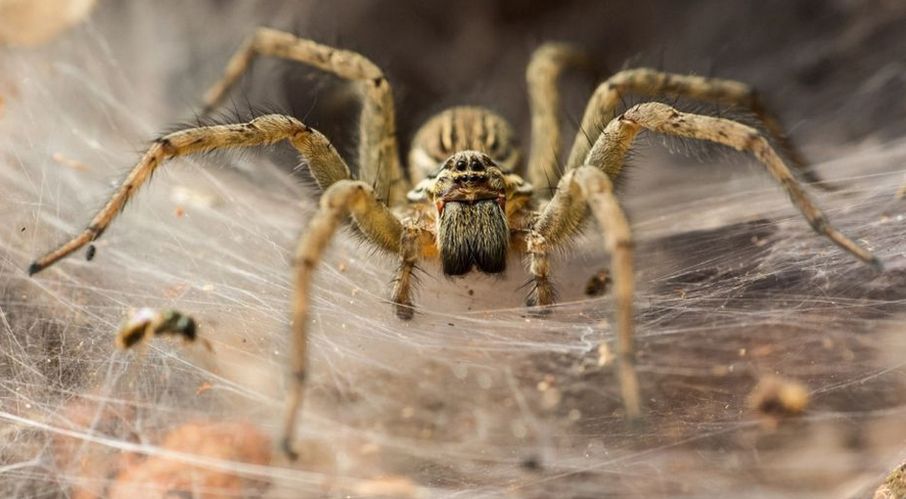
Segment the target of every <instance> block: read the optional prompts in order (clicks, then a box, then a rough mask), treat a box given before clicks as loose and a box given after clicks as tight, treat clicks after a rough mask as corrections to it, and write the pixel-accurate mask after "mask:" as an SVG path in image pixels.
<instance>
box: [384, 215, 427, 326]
mask: <svg viewBox="0 0 906 499" xmlns="http://www.w3.org/2000/svg"><path fill="white" fill-rule="evenodd" d="M420 235H421V230H420V229H419V228H418V227H417V226H415V225H414V224H411V223H409V224H407V225H406V227H405V228H404V229H403V235H402V237H401V238H400V251H399V267H398V268H397V270H396V275H395V276H394V278H393V292H392V294H391V297H390V300H391V301H392V302H393V308H394V310H395V311H396V316H397V317H399V318H400V319H402V320H404V321H407V320H409V319H411V318H412V316H413V315H414V314H415V307H414V306H413V304H412V288H413V285H414V284H415V282H414V281H415V275H414V274H413V272H414V271H415V264H416V263H417V262H418V243H419V236H420Z"/></svg>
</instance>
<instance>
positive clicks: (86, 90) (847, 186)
mask: <svg viewBox="0 0 906 499" xmlns="http://www.w3.org/2000/svg"><path fill="white" fill-rule="evenodd" d="M78 4H79V5H78V6H77V7H78V8H76V7H74V6H73V5H75V4H74V3H66V2H62V1H61V2H48V3H47V4H43V3H41V2H23V1H17V0H2V1H0V42H5V43H6V46H3V47H0V179H2V182H0V217H2V219H3V220H5V221H6V222H7V223H6V224H3V226H2V227H0V404H2V405H0V419H2V421H3V425H0V492H2V493H3V495H5V496H10V497H65V496H68V497H105V496H110V497H120V496H126V495H132V496H140V497H153V496H157V497H165V496H166V494H172V493H181V494H183V495H185V496H187V497H237V496H239V497H241V496H248V497H253V496H260V495H265V496H267V497H320V496H326V497H335V496H361V497H372V496H388V497H407V496H410V497H500V496H507V497H621V496H643V497H712V496H713V497H725V496H728V495H732V496H735V497H864V496H871V494H872V492H873V491H874V490H875V488H877V487H878V486H879V485H880V484H881V483H882V482H883V481H884V478H885V476H886V475H887V473H888V472H889V471H890V470H891V469H893V468H894V467H895V466H897V465H898V464H900V463H901V462H902V461H903V460H904V458H906V427H904V425H903V424H902V421H903V418H904V416H906V414H904V413H906V384H904V375H906V367H904V361H903V360H902V359H903V358H904V355H903V354H904V349H906V341H904V337H903V333H904V324H906V321H904V315H903V311H904V310H903V309H904V307H903V302H904V299H906V296H904V295H906V271H904V267H906V264H904V252H906V244H904V241H903V236H902V234H903V215H904V204H903V203H904V202H903V201H902V200H901V199H898V197H897V192H898V189H899V188H900V186H901V185H902V184H903V183H904V182H906V176H904V172H903V166H902V165H903V162H904V160H906V142H904V140H903V137H904V133H906V119H904V118H906V100H904V98H903V95H904V90H906V62H904V59H903V54H904V53H906V50H904V49H906V35H904V33H906V4H903V3H902V2H898V1H894V0H888V1H883V0H834V1H817V0H815V1H812V0H799V1H779V0H777V1H775V0H767V1H762V2H721V1H717V0H699V1H690V2H682V3H680V2H668V1H654V0H637V1H635V2H632V3H627V2H596V1H587V2H582V1H574V2H541V1H525V2H519V1H497V2H480V1H463V2H455V3H441V2H418V1H375V2H355V1H335V2H329V3H328V2H307V1H292V2H291V1H276V0H271V1H229V0H217V1H214V0H212V1H198V2H192V3H188V2H177V1H160V2H153V3H152V2H110V1H100V2H97V3H96V4H95V5H93V9H91V7H92V5H91V2H78ZM43 5H52V7H48V8H43V7H42V9H41V10H40V11H36V10H29V8H32V9H36V8H37V6H43ZM69 7H72V8H69ZM35 12H37V13H35ZM62 18H66V19H65V20H61V19H62ZM261 25H264V26H271V27H276V28H281V29H285V30H288V31H291V32H294V33H296V34H298V35H300V36H303V37H309V38H312V39H314V40H316V41H319V42H322V43H328V44H332V45H336V46H339V47H342V48H347V49H353V50H357V51H359V52H361V53H363V54H364V55H366V56H367V57H369V58H370V59H372V60H373V61H374V62H376V63H377V64H378V65H379V66H380V67H381V68H383V69H384V71H385V72H386V74H387V75H388V77H389V79H390V81H391V83H392V85H393V89H394V94H395V97H396V103H397V113H398V123H399V133H400V139H401V141H402V145H403V149H404V150H405V147H406V146H407V145H408V143H409V140H410V138H411V135H412V133H413V132H414V130H415V129H416V128H417V127H418V126H419V125H420V124H421V123H422V122H423V121H424V120H425V119H427V118H428V117H429V116H431V115H432V114H433V113H435V112H437V111H439V110H441V109H443V108H445V107H447V106H451V105H458V104H479V105H485V106H488V107H491V108H492V109H494V110H496V111H498V112H500V113H501V114H502V115H503V116H505V117H506V118H508V119H510V120H511V121H512V123H513V124H514V126H515V127H516V128H517V130H519V131H520V135H521V137H522V143H523V145H524V146H526V147H527V146H528V145H529V137H528V129H529V119H528V108H527V102H526V98H525V82H524V72H525V65H526V63H527V61H528V58H529V56H530V54H531V52H532V50H533V49H534V48H536V47H537V46H538V45H539V44H541V43H543V42H544V41H549V40H565V41H572V42H575V43H577V44H580V45H582V46H584V47H586V48H587V49H588V51H589V53H590V54H591V55H592V60H593V61H594V67H593V68H592V73H594V74H584V73H582V72H574V73H568V74H567V75H565V77H564V80H563V88H564V100H563V104H564V114H563V120H564V127H565V131H566V133H565V134H564V136H565V137H567V138H571V137H572V136H573V134H574V133H575V128H576V123H577V121H578V120H579V119H580V118H581V113H582V111H583V108H584V104H585V101H586V100H587V99H588V97H589V95H590V92H591V91H592V90H593V89H594V86H595V83H596V82H598V81H600V80H603V79H604V78H606V77H607V75H608V74H611V73H613V72H615V71H618V70H619V69H621V68H624V67H633V66H642V65H644V66H652V67H655V68H660V69H664V70H668V71H674V72H682V73H696V74H704V75H713V76H718V77H723V78H734V79H739V80H742V81H745V82H748V83H751V84H753V85H754V86H755V87H756V88H758V89H759V90H760V92H761V94H762V95H763V96H764V97H765V99H766V101H767V103H768V104H769V106H770V107H771V108H772V110H774V111H775V112H776V113H777V114H778V115H779V116H780V117H781V119H782V121H783V123H784V124H785V125H786V127H787V129H788V130H789V131H790V132H791V136H792V137H793V139H794V140H795V141H796V142H797V144H798V145H799V146H800V147H801V148H802V150H803V151H804V152H805V154H806V156H807V157H808V158H809V159H810V160H812V162H813V164H814V165H815V170H816V171H817V172H818V173H819V174H820V175H822V176H823V177H825V178H827V179H830V180H831V181H832V182H834V183H835V184H836V185H838V186H839V187H840V189H839V190H838V191H837V192H834V193H823V192H821V191H818V190H815V189H812V190H811V191H810V192H812V193H813V194H814V196H815V197H816V198H817V201H818V203H819V204H820V205H821V206H822V207H824V208H825V209H826V210H827V212H828V214H829V216H830V218H831V220H832V221H833V222H834V223H836V224H838V225H839V226H840V227H841V229H842V230H843V231H844V232H846V233H847V234H850V235H852V236H853V237H855V238H857V239H859V240H860V241H861V242H863V243H864V244H866V245H868V246H869V247H870V248H872V250H874V251H875V252H876V253H877V254H878V255H879V256H880V257H881V258H882V260H883V261H884V263H885V265H886V271H885V272H884V273H883V274H881V275H878V274H876V273H874V272H872V271H871V270H870V269H868V268H865V267H864V266H862V265H860V264H859V263H858V262H855V261H852V259H851V257H849V256H848V255H845V254H842V252H841V251H839V250H837V249H836V248H835V247H833V246H832V245H830V244H829V243H827V242H826V241H824V240H823V239H821V238H819V237H817V236H815V235H814V234H813V233H812V232H811V231H810V229H809V228H808V226H807V224H806V223H805V222H804V221H803V220H802V219H801V217H800V216H799V214H798V213H797V212H796V211H795V210H794V209H793V208H792V207H791V206H790V205H789V203H788V201H787V200H786V198H785V196H784V195H783V194H782V193H781V191H780V189H778V188H777V187H776V185H775V184H774V183H773V182H772V181H771V180H770V179H769V178H768V176H767V175H766V174H765V173H764V172H763V171H762V170H761V168H760V167H759V166H758V165H757V164H754V163H753V162H752V161H750V160H748V159H746V158H745V157H744V156H741V155H735V154H725V151H722V150H721V149H719V148H713V147H701V146H697V145H692V144H686V143H677V142H675V141H666V146H667V147H663V146H662V143H663V142H664V141H661V140H660V139H659V138H657V137H647V136H645V137H642V138H641V139H640V142H639V151H640V152H639V153H638V154H637V155H636V156H635V157H634V159H633V160H632V163H631V168H629V169H628V172H627V178H626V179H625V182H623V184H622V185H621V196H622V199H623V202H624V204H625V205H626V207H627V209H628V210H629V213H630V216H631V220H632V224H633V229H634V233H635V236H636V238H637V241H638V253H637V257H636V262H637V279H638V283H639V284H638V288H639V289H638V292H637V301H638V311H637V323H638V335H639V344H638V349H639V371H640V377H641V382H642V390H643V394H644V399H645V405H646V407H647V408H648V411H649V417H648V418H647V420H646V422H645V424H643V425H641V426H639V427H628V426H627V425H626V424H625V423H624V421H623V419H622V414H621V408H620V402H619V397H618V393H619V392H618V389H617V386H616V383H615V376H614V373H613V361H612V359H611V358H610V357H609V355H608V352H609V351H612V350H613V349H614V346H613V335H612V331H611V329H610V319H611V317H612V315H611V303H610V299H609V297H608V296H603V297H597V298H588V297H586V296H584V293H583V289H584V287H585V284H586V281H587V279H588V277H589V275H590V273H591V270H592V269H599V268H605V267H606V266H607V258H606V257H605V256H604V255H603V252H602V251H601V250H600V247H601V240H600V237H599V235H598V234H597V233H596V231H595V230H589V231H588V234H587V235H586V237H585V238H584V239H583V240H582V241H580V242H579V243H578V244H577V246H576V247H575V248H574V249H572V250H571V251H570V252H568V253H566V254H564V255H561V256H560V258H559V259H558V260H557V262H555V269H556V271H557V275H558V278H557V282H558V284H559V287H560V289H561V294H562V295H563V300H564V303H563V304H561V305H560V306H558V307H557V308H556V310H555V311H554V312H553V314H552V315H551V316H550V317H548V318H545V319H541V320H539V319H536V318H532V317H529V316H527V315H526V314H525V312H524V310H523V309H521V308H520V304H521V302H522V299H523V290H521V289H519V287H520V286H521V285H522V284H523V283H524V281H525V279H526V275H525V274H524V272H522V271H521V265H520V262H518V261H513V262H511V265H510V267H509V268H510V269H511V270H510V271H509V272H508V274H507V276H506V277H505V278H503V279H500V280H492V279H486V278H480V277H470V278H467V279H463V280H447V279H444V278H442V277H440V273H439V271H438V269H437V268H435V267H434V266H432V265H426V272H425V275H424V276H423V278H422V286H421V291H420V294H419V296H418V298H417V303H418V305H419V306H420V307H421V308H420V312H419V314H418V315H417V316H416V318H415V320H413V321H412V322H411V323H401V322H399V321H397V320H396V319H395V317H394V316H393V314H392V313H391V311H390V307H389V305H388V304H387V303H386V296H387V293H388V289H387V288H388V284H387V283H388V282H389V279H390V276H391V271H392V269H393V268H394V265H395V262H394V259H393V258H391V257H388V256H386V255H372V254H371V253H370V252H369V251H368V250H367V249H364V248H362V245H361V244H360V243H359V242H357V241H356V240H355V239H354V238H352V237H350V236H348V235H345V234H343V235H340V236H339V237H338V238H337V240H336V241H335V242H334V243H333V245H332V250H331V252H330V254H329V255H328V258H327V259H326V261H325V264H324V266H323V268H322V270H321V272H320V277H319V281H318V283H317V289H316V294H315V296H316V300H315V307H316V324H315V325H314V326H313V327H312V363H313V367H312V376H311V377H312V380H311V386H310V389H309V393H310V399H309V400H310V404H309V405H308V406H307V407H306V409H305V414H304V417H303V418H301V419H300V426H299V432H300V441H299V448H300V451H301V452H302V459H301V460H300V461H299V462H297V463H289V462H287V461H286V460H284V458H283V457H282V456H281V455H280V454H279V453H278V452H277V451H276V446H275V445H274V444H273V443H272V441H273V440H275V438H276V437H277V434H278V431H279V429H278V428H279V419H280V418H279V414H280V412H281V410H282V409H281V408H282V396H283V395H282V394H283V387H282V386H283V381H284V373H285V366H286V355H285V348H286V344H287V333H288V331H289V325H288V300H289V296H290V293H291V280H290V278H289V277H290V275H289V255H290V254H291V251H292V248H293V245H294V242H295V240H296V237H297V235H298V234H299V233H300V232H301V231H302V230H304V227H305V225H306V222H307V220H308V219H309V217H310V215H311V211H312V208H313V206H314V203H315V201H316V199H317V196H318V192H317V190H316V189H315V188H313V187H312V186H310V185H308V183H306V182H305V181H304V177H305V173H304V172H295V173H293V170H294V169H295V167H296V165H297V164H298V163H299V161H298V159H297V158H296V157H295V154H294V152H293V151H292V150H290V149H289V148H287V147H283V146H278V147H275V148H273V149H271V150H267V151H263V152H259V151H253V152H235V153H234V152H230V153H225V154H217V155H211V156H208V157H204V158H192V159H187V160H180V161H175V162H173V164H172V166H167V167H166V168H165V169H164V171H161V172H160V174H158V175H156V177H155V179H154V182H152V184H151V185H150V186H149V188H147V189H146V190H144V191H143V192H142V193H140V194H139V196H138V198H137V199H136V201H135V202H133V203H132V204H131V205H130V206H129V207H128V208H127V209H126V211H125V213H124V214H123V216H122V217H121V218H119V219H118V220H117V221H116V222H115V223H114V225H113V226H112V227H111V229H110V230H109V231H108V232H107V233H106V234H105V235H104V238H103V239H102V240H100V241H99V242H98V244H97V251H98V255H97V257H96V258H95V259H94V261H92V262H86V261H85V259H84V258H83V257H82V255H74V256H72V257H70V258H69V259H68V260H66V261H64V262H61V263H59V264H58V265H57V266H55V267H54V268H52V269H49V270H47V271H45V272H44V273H42V274H40V275H38V276H36V277H35V278H28V277H27V276H26V275H25V272H24V269H25V268H26V267H27V265H28V263H29V262H30V261H31V260H32V259H33V258H34V257H35V256H36V255H38V254H41V253H43V252H44V251H46V250H48V249H49V248H51V247H52V246H53V245H54V244H56V243H58V242H60V241H62V240H64V239H65V238H66V237H67V235H69V234H72V233H74V232H75V231H77V230H79V229H81V228H82V227H83V226H84V224H85V223H86V222H87V220H88V219H89V218H90V216H91V214H92V213H93V210H95V209H96V208H97V207H99V206H100V205H101V204H102V203H103V201H104V199H105V196H107V195H108V194H109V192H110V190H111V186H112V183H113V182H114V181H116V180H117V179H118V178H120V177H121V176H122V175H123V172H124V171H126V170H127V169H128V168H129V167H130V166H131V165H132V164H133V162H134V161H135V160H136V158H137V157H138V155H139V153H140V152H141V151H142V150H143V149H144V148H145V147H147V144H148V142H149V141H150V140H151V139H153V138H154V137H155V136H157V135H159V134H160V133H161V131H163V130H167V129H171V128H172V127H173V126H174V124H175V123H181V122H186V121H188V122H191V121H193V120H194V116H195V113H197V112H198V111H199V109H200V98H201V95H202V94H203V92H204V90H205V89H206V88H207V86H208V85H210V84H211V83H213V82H214V81H216V79H217V78H218V77H219V76H220V74H221V73H222V70H223V67H224V65H225V63H226V61H227V60H228V58H229V56H230V55H231V54H232V52H233V51H234V50H235V49H236V48H237V47H238V45H239V44H240V43H241V41H242V39H244V37H246V36H247V35H248V34H250V33H251V32H252V31H253V30H254V28H255V27H256V26H261ZM52 28H53V29H52ZM38 31H40V32H38ZM632 102H635V100H633V99H631V98H630V99H628V102H627V104H629V103H632ZM262 109H266V110H268V111H273V110H279V111H281V112H287V113H289V114H293V115H295V116H298V117H300V118H303V119H304V121H305V122H306V123H307V124H309V125H311V126H314V127H316V128H318V129H319V130H321V131H322V132H324V133H325V134H326V135H327V136H328V137H330V138H331V139H332V140H333V141H334V143H335V144H336V145H337V147H338V148H339V149H340V150H341V152H343V153H344V157H346V158H347V160H348V161H349V162H350V163H354V162H355V155H354V151H355V140H356V114H357V111H358V107H357V101H356V96H355V93H354V92H353V90H352V88H351V87H350V86H349V85H346V84H344V83H342V82H339V81H337V80H335V79H333V78H331V77H327V76H324V75H323V74H322V73H319V72H317V71H312V70H308V69H306V68H303V67H300V66H299V65H297V64H292V63H289V62H286V61H276V60H265V59H261V60H259V61H256V63H255V65H254V68H253V71H252V72H251V73H250V74H249V75H247V76H246V77H245V78H243V80H242V82H241V83H240V85H238V88H236V89H235V90H234V91H233V92H232V94H231V102H230V104H228V105H226V106H225V108H224V114H225V115H226V116H232V115H236V116H237V117H244V116H248V115H249V114H255V113H256V112H262V111H261V110H262ZM693 109H696V110H697V111H701V112H705V113H711V112H714V113H721V114H729V115H731V116H733V113H734V112H736V111H734V110H728V109H720V108H718V107H717V106H709V105H707V104H705V105H698V106H697V107H694V108H693ZM741 116H742V115H741ZM646 137H647V138H646ZM673 151H678V152H682V153H686V154H671V152H673ZM146 306H148V307H157V308H177V309H179V310H182V311H184V312H187V313H190V314H192V315H193V316H194V317H196V319H197V320H198V321H199V323H200V331H201V334H202V335H203V337H205V338H207V339H208V340H209V341H211V343H212V345H213V352H208V351H206V350H205V349H204V348H201V347H199V346H198V345H182V344H180V343H178V342H166V341H156V342H152V343H151V344H149V345H147V346H146V347H145V348H144V349H143V350H142V351H141V352H139V353H134V352H121V351H118V350H116V349H115V348H114V346H113V335H114V333H115V331H116V329H117V327H118V324H119V323H120V322H121V321H122V319H123V317H124V316H125V314H126V313H127V311H128V310H129V309H130V308H134V307H146ZM771 376H782V377H783V378H784V379H787V380H794V381H795V382H796V383H801V384H802V386H804V387H805V390H806V393H807V397H808V405H807V408H806V411H805V413H804V414H803V415H802V416H800V417H797V418H793V419H789V420H787V419H783V418H777V417H767V416H764V415H761V414H759V412H758V411H757V410H755V409H753V408H752V407H751V405H752V403H751V402H750V398H751V397H752V396H753V395H752V394H753V393H757V392H756V391H755V386H756V385H757V384H758V383H759V382H760V381H764V380H765V379H766V378H770V377H771ZM756 396H757V395H756ZM211 442H214V443H211Z"/></svg>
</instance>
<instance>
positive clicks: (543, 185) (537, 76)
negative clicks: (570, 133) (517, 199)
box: [525, 43, 587, 192]
mask: <svg viewBox="0 0 906 499" xmlns="http://www.w3.org/2000/svg"><path fill="white" fill-rule="evenodd" d="M586 63H587V59H586V57H585V54H584V53H583V52H582V51H581V50H580V49H578V48H577V47H574V46H573V45H570V44H566V43H545V44H544V45H542V46H540V47H538V49H537V50H535V52H534V53H532V58H531V60H530V61H529V65H528V67H527V68H526V75H525V76H526V82H527V84H528V96H529V109H530V110H531V113H532V143H531V150H530V151H529V157H528V181H529V183H531V184H532V185H533V186H535V188H536V189H538V190H539V191H541V192H547V190H548V189H551V188H553V187H554V186H556V185H557V181H558V180H560V174H561V169H560V168H559V166H558V164H557V161H558V157H559V156H560V112H559V111H560V93H559V91H558V90H557V79H558V78H559V76H560V73H562V72H563V70H564V69H567V68H569V67H574V66H581V65H583V64H586Z"/></svg>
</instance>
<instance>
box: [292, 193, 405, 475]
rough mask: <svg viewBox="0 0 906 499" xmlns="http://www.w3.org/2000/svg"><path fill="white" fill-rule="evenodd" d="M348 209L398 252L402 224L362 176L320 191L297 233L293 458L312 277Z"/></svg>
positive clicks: (293, 370)
mask: <svg viewBox="0 0 906 499" xmlns="http://www.w3.org/2000/svg"><path fill="white" fill-rule="evenodd" d="M349 214H351V215H352V216H353V218H354V219H355V220H356V223H357V224H358V225H359V227H360V228H361V229H363V230H364V231H365V232H369V233H370V232H376V231H380V232H385V233H386V235H385V237H384V240H385V241H388V242H389V241H396V244H395V245H389V246H388V247H385V249H388V250H391V251H396V252H400V250H401V248H400V240H401V236H402V233H403V227H402V224H400V222H399V220H398V219H397V218H396V217H395V216H394V215H393V214H392V213H391V212H390V210H389V209H388V208H387V207H386V206H385V205H384V204H382V203H381V202H380V201H379V200H378V199H377V198H376V197H375V194H374V191H373V189H372V188H371V186H369V185H368V184H366V183H364V182H359V181H352V180H343V181H340V182H337V183H335V184H333V185H332V186H331V187H330V188H329V189H327V191H326V192H325V193H324V195H323V196H322V197H321V203H320V208H319V209H318V212H317V213H316V214H315V216H314V217H313V218H312V220H311V223H310V224H309V226H308V229H307V230H306V231H305V232H304V233H303V234H302V236H301V237H300V238H299V244H298V246H297V248H296V253H295V258H294V260H293V265H294V267H295V295H294V296H293V314H292V317H293V324H292V328H293V336H292V348H291V352H290V368H291V373H290V374H291V377H290V385H289V390H288V394H287V404H286V413H285V419H284V425H283V441H282V446H283V450H284V452H286V454H287V455H288V456H289V457H290V458H291V459H295V457H296V453H295V452H294V451H293V447H292V443H293V441H294V440H295V429H296V417H297V414H298V413H299V409H300V408H301V407H302V398H303V390H304V388H305V378H306V374H307V362H308V324H309V307H310V304H311V300H310V297H311V283H312V278H313V275H314V272H315V267H316V266H317V264H318V263H319V262H320V261H321V257H322V255H323V254H324V250H325V249H326V248H327V245H328V243H330V240H331V239H332V237H333V234H334V232H336V229H337V227H339V226H340V225H341V224H342V223H343V221H344V220H345V218H346V216H347V215H349Z"/></svg>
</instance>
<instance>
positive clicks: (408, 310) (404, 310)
mask: <svg viewBox="0 0 906 499" xmlns="http://www.w3.org/2000/svg"><path fill="white" fill-rule="evenodd" d="M394 308H395V311H396V317H397V318H398V319H400V320H403V321H408V320H412V317H414V316H415V307H413V306H412V305H409V304H405V303H396V304H395V307H394Z"/></svg>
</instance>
